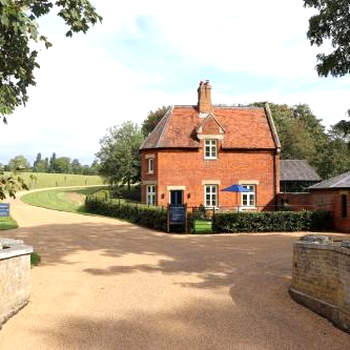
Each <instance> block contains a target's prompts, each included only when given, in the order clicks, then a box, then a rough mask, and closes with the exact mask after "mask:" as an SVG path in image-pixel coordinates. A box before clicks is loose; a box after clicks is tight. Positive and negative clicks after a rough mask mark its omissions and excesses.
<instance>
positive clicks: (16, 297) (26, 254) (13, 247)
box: [0, 238, 33, 328]
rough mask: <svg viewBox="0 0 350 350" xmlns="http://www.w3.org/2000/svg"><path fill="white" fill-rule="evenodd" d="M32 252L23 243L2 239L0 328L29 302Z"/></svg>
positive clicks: (0, 252) (0, 253)
mask: <svg viewBox="0 0 350 350" xmlns="http://www.w3.org/2000/svg"><path fill="white" fill-rule="evenodd" d="M32 252H33V249H32V247H30V246H27V245H24V244H23V241H19V240H13V239H2V238H0V328H1V325H2V324H3V323H4V322H6V321H7V319H8V318H10V317H11V316H12V315H14V314H15V313H16V312H18V311H19V310H20V309H21V308H22V307H23V306H25V305H26V304H27V303H28V301H29V296H30V253H32Z"/></svg>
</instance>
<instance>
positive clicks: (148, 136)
mask: <svg viewBox="0 0 350 350" xmlns="http://www.w3.org/2000/svg"><path fill="white" fill-rule="evenodd" d="M170 110H171V107H170V108H169V109H168V110H167V111H166V113H165V114H164V115H163V117H162V119H161V120H160V121H159V122H158V124H157V125H156V127H155V128H154V129H153V130H152V131H151V132H150V133H149V134H148V135H147V137H146V138H145V140H144V141H143V143H142V145H141V147H140V150H141V149H143V148H144V147H145V145H146V143H147V141H148V139H149V138H151V136H152V135H153V134H154V133H156V132H157V131H158V129H159V128H160V127H161V125H162V124H163V119H164V118H166V117H167V115H168V113H169V111H170ZM158 141H159V140H158Z"/></svg>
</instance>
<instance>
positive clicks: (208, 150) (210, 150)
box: [204, 140, 218, 159]
mask: <svg viewBox="0 0 350 350" xmlns="http://www.w3.org/2000/svg"><path fill="white" fill-rule="evenodd" d="M217 156H218V152H217V140H205V143H204V159H217Z"/></svg>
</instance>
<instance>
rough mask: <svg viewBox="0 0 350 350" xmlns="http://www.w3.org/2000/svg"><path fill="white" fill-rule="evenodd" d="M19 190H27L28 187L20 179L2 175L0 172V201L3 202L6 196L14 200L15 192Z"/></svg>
mask: <svg viewBox="0 0 350 350" xmlns="http://www.w3.org/2000/svg"><path fill="white" fill-rule="evenodd" d="M20 190H28V186H27V185H26V183H25V182H24V180H23V179H22V178H21V177H19V176H15V175H4V173H3V172H2V171H0V200H4V199H5V198H6V195H7V194H8V195H9V196H10V197H12V198H16V192H17V191H20Z"/></svg>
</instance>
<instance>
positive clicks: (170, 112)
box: [156, 106, 174, 147]
mask: <svg viewBox="0 0 350 350" xmlns="http://www.w3.org/2000/svg"><path fill="white" fill-rule="evenodd" d="M173 110H174V106H171V107H170V108H169V109H168V111H167V112H166V113H165V114H164V117H163V118H164V119H165V121H164V126H163V130H162V132H161V134H160V136H159V139H158V142H157V144H156V147H159V144H160V141H161V139H162V138H163V136H164V133H165V130H166V129H167V125H168V121H169V117H170V115H171V114H172V113H173ZM163 118H162V119H163Z"/></svg>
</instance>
